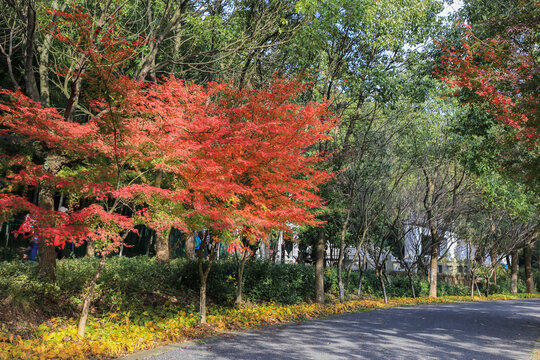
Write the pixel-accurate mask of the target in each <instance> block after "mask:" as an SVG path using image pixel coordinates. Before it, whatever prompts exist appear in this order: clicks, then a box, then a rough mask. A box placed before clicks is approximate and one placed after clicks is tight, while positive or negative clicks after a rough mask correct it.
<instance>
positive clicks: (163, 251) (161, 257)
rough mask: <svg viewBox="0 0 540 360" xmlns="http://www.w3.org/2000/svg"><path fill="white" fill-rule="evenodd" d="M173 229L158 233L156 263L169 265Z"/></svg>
mask: <svg viewBox="0 0 540 360" xmlns="http://www.w3.org/2000/svg"><path fill="white" fill-rule="evenodd" d="M170 235H171V229H168V230H166V231H164V232H163V233H158V234H157V237H156V261H157V262H159V263H162V264H168V263H169V260H170V252H169V236H170Z"/></svg>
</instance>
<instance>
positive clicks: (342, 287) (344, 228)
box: [337, 202, 352, 302]
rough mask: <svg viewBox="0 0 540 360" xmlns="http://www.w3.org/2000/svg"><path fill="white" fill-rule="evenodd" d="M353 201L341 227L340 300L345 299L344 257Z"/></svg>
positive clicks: (339, 259)
mask: <svg viewBox="0 0 540 360" xmlns="http://www.w3.org/2000/svg"><path fill="white" fill-rule="evenodd" d="M351 211H352V202H351V203H350V204H349V208H348V209H347V216H346V218H345V221H344V222H343V226H342V228H341V237H340V239H339V257H338V268H337V272H338V286H339V301H340V302H344V301H345V285H344V284H343V274H342V273H343V258H344V257H345V236H347V226H348V225H349V219H350V218H351Z"/></svg>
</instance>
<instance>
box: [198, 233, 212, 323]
mask: <svg viewBox="0 0 540 360" xmlns="http://www.w3.org/2000/svg"><path fill="white" fill-rule="evenodd" d="M207 237H208V232H206V234H205V235H204V239H203V240H202V241H201V244H200V246H199V250H198V251H197V255H198V261H199V285H200V290H199V312H200V314H201V324H206V282H207V280H208V274H209V273H210V269H211V268H212V263H213V262H214V255H215V251H214V250H215V246H214V245H212V246H211V251H210V256H209V257H208V265H207V266H206V269H204V266H203V257H204V248H205V246H206V243H207V241H206V240H207Z"/></svg>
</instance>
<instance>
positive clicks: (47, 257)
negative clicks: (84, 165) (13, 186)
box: [38, 154, 63, 281]
mask: <svg viewBox="0 0 540 360" xmlns="http://www.w3.org/2000/svg"><path fill="white" fill-rule="evenodd" d="M62 160H63V158H62V157H61V156H57V155H52V154H50V155H47V157H46V158H45V163H44V164H43V168H44V170H45V171H47V172H48V173H49V174H52V175H56V174H58V172H59V171H60V167H61V166H62ZM54 191H55V189H54V186H53V185H50V184H43V185H42V186H41V189H40V192H39V203H38V205H39V207H41V208H42V209H44V210H55V208H54ZM39 225H40V224H38V226H39ZM41 225H49V226H52V225H51V224H41ZM38 251H39V273H40V274H46V275H47V276H48V277H49V279H51V280H52V281H54V280H55V268H56V251H55V247H54V244H53V243H48V242H46V241H45V239H39V241H38Z"/></svg>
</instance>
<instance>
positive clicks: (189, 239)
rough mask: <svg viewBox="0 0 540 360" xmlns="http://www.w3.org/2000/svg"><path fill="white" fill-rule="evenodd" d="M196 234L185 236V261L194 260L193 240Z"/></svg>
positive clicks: (191, 233)
mask: <svg viewBox="0 0 540 360" xmlns="http://www.w3.org/2000/svg"><path fill="white" fill-rule="evenodd" d="M196 237H197V233H195V232H190V233H188V234H187V235H186V242H185V249H186V259H188V260H193V259H195V239H196Z"/></svg>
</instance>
